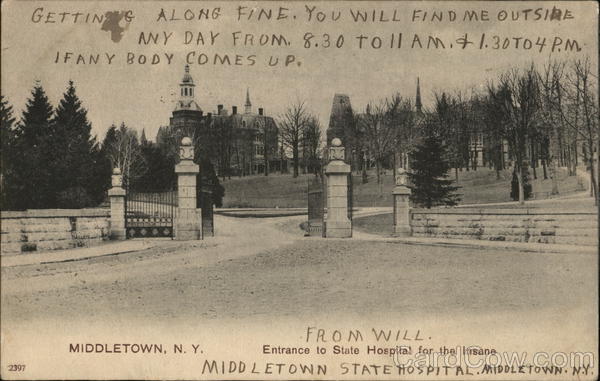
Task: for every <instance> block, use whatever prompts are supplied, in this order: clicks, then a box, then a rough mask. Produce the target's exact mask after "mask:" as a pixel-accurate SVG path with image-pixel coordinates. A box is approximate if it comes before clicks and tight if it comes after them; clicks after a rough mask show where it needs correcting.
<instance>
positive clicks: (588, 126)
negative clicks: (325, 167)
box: [345, 59, 599, 203]
mask: <svg viewBox="0 0 600 381" xmlns="http://www.w3.org/2000/svg"><path fill="white" fill-rule="evenodd" d="M597 86H598V82H597V77H596V76H595V75H594V72H593V68H592V66H591V62H590V60H589V59H578V60H572V61H556V60H549V61H547V62H545V63H544V64H543V65H540V66H535V65H533V64H531V65H529V66H527V67H524V68H512V69H510V70H507V71H505V72H502V73H500V74H499V75H498V76H497V77H496V78H492V79H490V80H489V81H488V82H487V84H486V85H484V86H482V88H480V89H478V90H472V91H470V92H469V93H464V92H458V91H457V92H437V93H435V102H434V105H433V107H431V108H430V109H424V110H423V111H422V112H416V111H415V110H414V109H413V107H412V104H411V101H410V99H409V98H407V97H402V96H401V95H400V94H394V95H392V96H391V97H388V98H385V99H381V100H378V101H372V102H370V103H369V104H367V106H366V107H365V109H364V112H363V113H353V118H352V121H351V122H350V123H348V128H347V129H346V131H349V135H350V136H347V137H346V141H345V145H346V148H347V149H348V147H351V149H350V151H351V154H350V155H349V156H347V157H348V158H349V161H350V162H351V164H352V167H353V170H356V171H359V170H361V169H362V170H363V172H364V171H366V167H367V166H368V165H373V166H375V168H376V173H377V181H378V183H380V184H381V182H382V180H381V178H380V173H381V170H382V168H394V170H395V169H396V168H398V167H404V168H410V166H411V165H410V162H411V154H413V153H414V152H415V151H416V150H417V147H418V146H419V145H420V144H423V142H424V141H425V140H426V139H427V137H428V136H429V135H431V134H434V135H436V136H438V137H439V139H440V140H441V143H442V145H443V146H444V148H443V149H444V154H443V159H444V160H446V161H447V162H448V164H449V167H450V168H453V169H454V171H455V182H458V172H459V171H460V170H466V171H468V170H477V166H478V165H479V162H480V160H478V159H479V158H478V157H477V155H478V152H482V153H483V158H482V159H483V160H482V162H483V163H482V164H483V165H485V166H487V167H489V168H493V169H495V170H496V173H497V177H498V178H500V172H501V171H502V170H504V169H506V168H512V170H513V173H514V176H515V180H516V193H515V194H516V196H515V198H516V199H518V200H519V201H520V202H521V203H522V202H524V200H525V199H526V196H527V194H526V193H527V192H526V190H527V188H528V184H527V178H528V177H529V176H533V178H538V177H542V178H543V179H552V184H553V189H552V193H558V192H559V189H558V181H557V168H558V167H566V168H567V171H568V174H569V175H570V176H573V175H576V171H577V166H578V165H580V164H584V165H585V168H586V170H587V171H588V173H589V176H590V177H591V193H592V196H594V197H595V198H596V202H597V194H598V189H597V188H598V179H597V167H595V166H594V160H596V161H597V160H598V152H599V149H598V144H599V143H598V141H599V126H598V99H597V90H598V87H597ZM432 131H434V132H432ZM429 144H432V142H429ZM357 153H358V154H357ZM365 158H368V159H367V160H365Z"/></svg>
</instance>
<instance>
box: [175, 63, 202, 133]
mask: <svg viewBox="0 0 600 381" xmlns="http://www.w3.org/2000/svg"><path fill="white" fill-rule="evenodd" d="M195 87H196V85H195V84H194V80H193V79H192V76H191V75H190V67H189V66H188V65H185V72H184V74H183V79H182V80H181V82H180V83H179V99H178V100H177V102H176V104H175V109H174V110H173V114H172V116H171V120H170V126H171V127H172V128H174V129H175V130H179V131H182V132H183V133H184V135H185V134H189V133H191V132H190V131H193V130H194V129H195V128H197V126H199V125H200V123H201V120H202V109H200V106H198V103H196V100H195V99H194V95H195V94H194V88H195Z"/></svg>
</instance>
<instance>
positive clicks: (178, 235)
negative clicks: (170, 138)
mask: <svg viewBox="0 0 600 381" xmlns="http://www.w3.org/2000/svg"><path fill="white" fill-rule="evenodd" d="M179 159H180V162H179V164H177V165H176V166H175V173H177V202H178V205H177V212H176V215H175V231H174V232H175V239H176V240H181V241H185V240H195V239H202V215H201V213H200V209H198V208H196V176H197V175H198V173H199V172H200V167H199V166H198V165H197V164H195V163H194V147H193V145H192V139H190V138H188V137H187V136H186V137H184V138H183V139H181V146H180V147H179Z"/></svg>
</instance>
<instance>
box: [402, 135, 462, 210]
mask: <svg viewBox="0 0 600 381" xmlns="http://www.w3.org/2000/svg"><path fill="white" fill-rule="evenodd" d="M445 158H446V147H445V146H444V145H443V144H442V141H441V138H440V137H439V135H438V134H435V133H434V132H433V131H432V130H429V131H428V133H427V135H426V136H425V137H424V140H423V141H422V142H421V144H419V145H418V146H417V147H416V149H415V151H414V152H413V153H412V154H411V172H410V173H409V174H408V176H409V179H410V182H411V184H412V186H411V188H412V194H411V196H410V199H411V201H412V202H413V203H415V204H416V205H418V206H421V207H426V208H431V207H432V206H437V205H448V206H453V205H456V204H457V203H458V201H460V197H459V195H457V194H455V191H456V190H457V189H458V187H455V186H452V185H451V184H452V180H448V179H447V178H448V171H449V170H450V164H449V162H448V161H447V160H446V159H445Z"/></svg>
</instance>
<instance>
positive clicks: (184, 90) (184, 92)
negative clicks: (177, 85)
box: [183, 87, 188, 97]
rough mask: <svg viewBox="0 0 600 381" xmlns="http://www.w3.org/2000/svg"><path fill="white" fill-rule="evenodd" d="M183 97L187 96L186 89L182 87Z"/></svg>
mask: <svg viewBox="0 0 600 381" xmlns="http://www.w3.org/2000/svg"><path fill="white" fill-rule="evenodd" d="M183 95H185V96H186V97H187V95H188V94H187V87H184V88H183Z"/></svg>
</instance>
